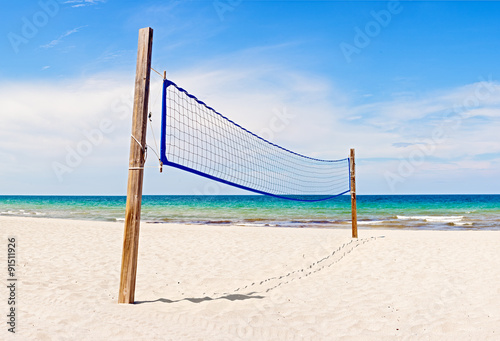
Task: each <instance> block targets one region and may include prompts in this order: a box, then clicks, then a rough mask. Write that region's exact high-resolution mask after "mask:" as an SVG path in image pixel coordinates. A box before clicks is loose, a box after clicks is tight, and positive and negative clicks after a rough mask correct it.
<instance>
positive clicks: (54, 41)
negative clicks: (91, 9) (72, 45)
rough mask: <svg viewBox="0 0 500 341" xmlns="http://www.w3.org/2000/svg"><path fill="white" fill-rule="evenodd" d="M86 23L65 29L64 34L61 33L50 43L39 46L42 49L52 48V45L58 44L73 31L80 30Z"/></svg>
mask: <svg viewBox="0 0 500 341" xmlns="http://www.w3.org/2000/svg"><path fill="white" fill-rule="evenodd" d="M87 26H88V25H85V26H80V27H77V28H74V29H72V30H69V31H67V32H66V33H64V34H61V35H60V36H59V37H58V38H57V39H54V40H52V41H51V42H50V43H48V44H45V45H41V46H40V47H41V48H43V49H50V48H53V47H54V46H56V45H58V44H59V43H60V42H61V41H62V40H63V39H64V38H66V37H67V36H69V35H72V34H73V33H76V32H78V31H80V30H81V29H82V28H84V27H87Z"/></svg>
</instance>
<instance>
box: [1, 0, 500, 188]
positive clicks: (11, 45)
mask: <svg viewBox="0 0 500 341" xmlns="http://www.w3.org/2000/svg"><path fill="white" fill-rule="evenodd" d="M1 6H2V11H1V12H2V14H1V21H0V28H1V32H0V37H1V38H0V52H1V62H0V160H1V161H0V194H23V195H24V194H26V195H28V194H47V195H55V194H62V195H72V194H73V195H125V194H126V184H127V175H128V157H129V146H130V132H131V117H132V101H133V88H134V78H135V66H136V57H137V38H138V30H139V29H140V28H143V27H152V28H153V30H154V34H153V56H152V67H153V68H154V69H155V70H157V71H159V72H160V73H163V71H166V72H167V78H169V79H171V80H173V81H174V82H175V83H177V84H178V85H180V86H182V87H183V88H186V89H188V90H189V91H190V92H191V93H193V94H195V95H196V96H197V97H198V98H200V99H201V100H203V101H204V102H206V103H208V104H209V105H210V106H212V107H214V108H215V109H217V111H219V112H221V113H222V114H224V115H225V116H227V117H229V118H231V119H232V120H233V121H235V122H237V123H239V124H241V125H242V126H244V127H246V128H247V129H249V130H250V131H253V132H256V133H258V134H261V135H263V136H264V137H265V138H268V139H269V140H270V141H272V142H275V143H277V144H280V145H282V146H284V147H285V148H288V149H291V150H294V151H296V152H298V153H301V154H305V155H309V156H312V157H317V158H323V159H339V158H345V157H347V156H348V154H349V149H350V148H355V150H356V164H357V168H356V172H357V174H356V176H357V193H358V194H361V195H362V194H467V193H470V194H498V193H500V181H499V180H498V179H499V178H500V138H499V133H498V132H499V127H500V124H499V123H500V82H499V77H500V63H499V62H498V61H499V60H500V48H498V43H499V39H500V38H499V37H500V21H499V20H498V16H499V14H500V2H494V1H470V2H469V1H456V2H455V1H429V2H427V1H327V0H323V1H321V0H318V1H313V0H310V1H298V0H295V1H294V0H289V1H286V0H282V1H266V0H260V1H256V0H253V1H252V0H206V1H205V0H181V1H178V0H176V1H174V0H162V1H156V0H146V1H128V0H120V1H118V0H59V1H58V0H40V1H14V2H12V1H10V2H6V1H2V3H1ZM161 81H162V79H161V77H160V76H159V75H157V74H156V73H154V72H153V73H152V74H151V92H150V99H149V100H150V104H149V106H150V111H151V113H152V122H151V125H150V126H148V142H147V143H148V145H149V146H150V149H149V157H148V161H147V163H146V165H147V167H148V168H147V169H146V171H145V177H144V190H143V193H144V194H246V192H242V191H240V190H238V189H234V188H230V187H228V186H226V185H222V184H218V183H213V182H211V181H209V180H207V179H204V178H201V177H197V176H195V175H192V174H189V173H185V172H182V171H180V170H176V169H171V168H166V169H165V168H164V170H163V173H159V171H158V168H157V164H158V162H157V160H155V156H154V152H153V150H157V147H156V142H155V141H157V140H159V137H160V136H159V132H160V129H159V126H160V104H161V98H160V91H161V90H160V89H161V88H160V86H161Z"/></svg>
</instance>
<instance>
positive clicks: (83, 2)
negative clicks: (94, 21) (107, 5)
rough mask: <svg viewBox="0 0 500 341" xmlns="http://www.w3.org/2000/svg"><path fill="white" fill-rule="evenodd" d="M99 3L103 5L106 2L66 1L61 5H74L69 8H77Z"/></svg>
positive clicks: (100, 0)
mask: <svg viewBox="0 0 500 341" xmlns="http://www.w3.org/2000/svg"><path fill="white" fill-rule="evenodd" d="M101 2H102V3H104V2H106V0H68V1H65V2H63V3H64V4H74V5H71V7H73V8H78V7H85V6H92V5H97V4H99V3H101Z"/></svg>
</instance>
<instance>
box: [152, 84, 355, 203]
mask: <svg viewBox="0 0 500 341" xmlns="http://www.w3.org/2000/svg"><path fill="white" fill-rule="evenodd" d="M160 160H161V161H162V162H163V164H164V165H167V166H171V167H175V168H179V169H182V170H185V171H188V172H191V173H194V174H197V175H201V176H204V177H206V178H209V179H212V180H215V181H219V182H221V183H224V184H227V185H231V186H234V187H238V188H241V189H244V190H248V191H252V192H255V193H259V194H265V195H270V196H274V197H278V198H283V199H290V200H298V201H321V200H327V199H331V198H333V197H336V196H338V195H342V194H345V193H348V192H349V191H350V169H349V158H345V159H340V160H320V159H316V158H311V157H307V156H305V155H301V154H298V153H295V152H293V151H291V150H288V149H285V148H283V147H281V146H278V145H276V144H274V143H272V142H270V141H267V140H266V139H264V138H262V137H260V136H258V135H256V134H254V133H252V132H250V131H249V130H247V129H245V128H243V127H242V126H240V125H239V124H237V123H235V122H233V121H232V120H230V119H229V118H227V117H225V116H224V115H222V114H220V113H219V112H217V111H216V110H215V109H213V108H211V107H210V106H208V105H207V104H205V103H204V102H202V101H200V100H199V99H198V98H196V97H195V96H193V95H191V94H190V93H189V92H187V91H186V90H184V89H183V88H181V87H179V86H177V85H176V84H175V83H174V82H172V81H170V80H167V79H165V80H164V82H163V102H162V123H161V146H160Z"/></svg>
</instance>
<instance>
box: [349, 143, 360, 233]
mask: <svg viewBox="0 0 500 341" xmlns="http://www.w3.org/2000/svg"><path fill="white" fill-rule="evenodd" d="M349 161H350V166H349V167H350V169H351V219H352V237H353V238H358V213H357V212H356V169H355V167H356V162H355V161H354V148H351V157H350V158H349Z"/></svg>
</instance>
